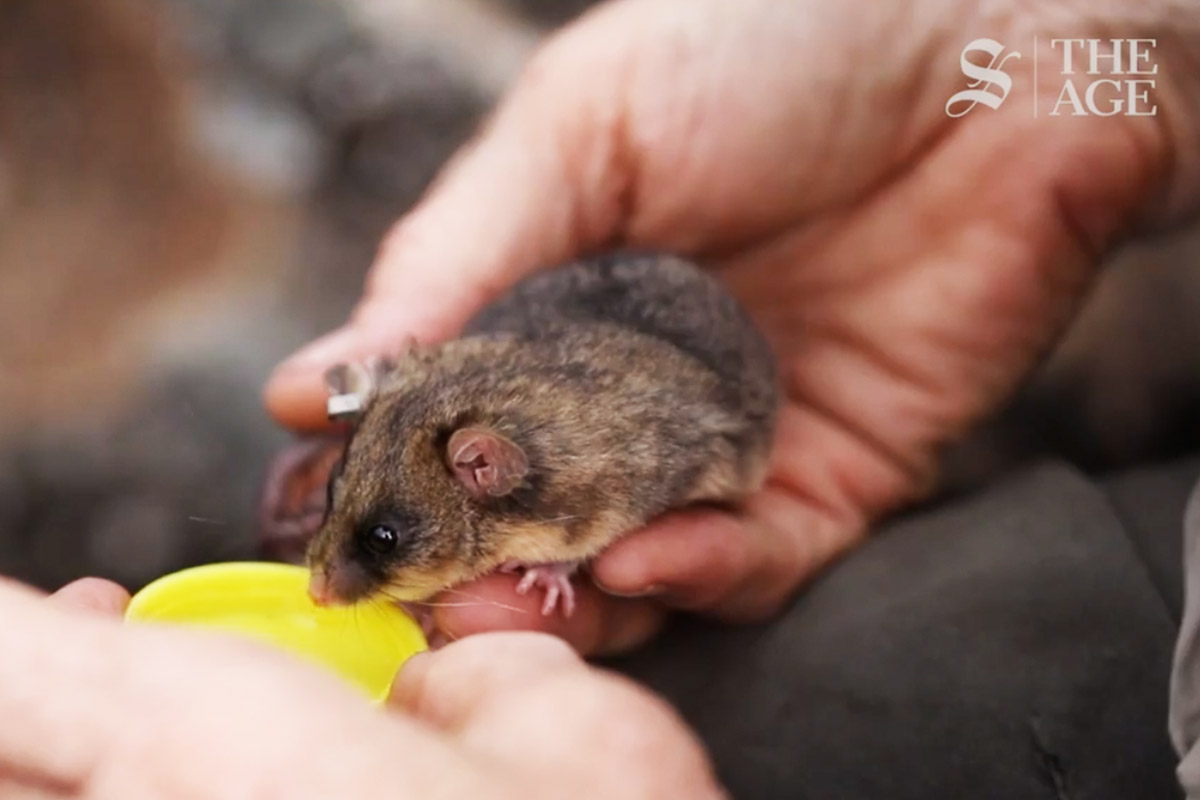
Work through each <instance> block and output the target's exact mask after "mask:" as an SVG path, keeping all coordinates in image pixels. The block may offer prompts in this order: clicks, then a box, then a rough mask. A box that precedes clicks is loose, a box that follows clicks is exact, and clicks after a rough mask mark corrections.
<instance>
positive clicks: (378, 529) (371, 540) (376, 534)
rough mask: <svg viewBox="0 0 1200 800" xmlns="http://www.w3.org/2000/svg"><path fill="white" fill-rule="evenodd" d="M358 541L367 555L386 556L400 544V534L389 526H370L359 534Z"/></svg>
mask: <svg viewBox="0 0 1200 800" xmlns="http://www.w3.org/2000/svg"><path fill="white" fill-rule="evenodd" d="M358 541H359V544H361V545H362V546H363V549H364V550H366V551H367V552H368V553H373V554H374V555H377V556H386V555H387V554H388V553H391V552H393V551H394V550H395V549H396V545H398V544H399V543H400V534H399V533H397V532H396V529H395V528H393V527H391V526H390V525H371V526H370V527H367V528H363V529H362V530H361V531H360V532H359V534H358Z"/></svg>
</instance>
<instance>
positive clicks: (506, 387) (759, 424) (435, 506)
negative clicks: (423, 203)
mask: <svg viewBox="0 0 1200 800" xmlns="http://www.w3.org/2000/svg"><path fill="white" fill-rule="evenodd" d="M777 396H778V395H777V389H776V375H775V367H774V362H773V359H772V357H771V354H770V352H769V350H768V349H767V345H766V343H765V341H764V340H763V339H762V337H761V336H760V335H759V333H758V331H757V330H756V329H755V327H754V326H753V324H752V323H751V322H750V320H749V318H748V317H747V316H746V315H745V314H744V313H743V312H742V311H741V309H740V308H738V307H737V306H736V304H735V303H734V302H733V300H732V299H731V298H729V296H728V295H726V294H725V293H724V292H723V291H722V290H721V289H720V287H719V286H718V285H717V284H716V282H715V281H714V280H713V279H712V278H710V277H709V276H707V275H706V274H704V273H702V272H701V271H699V270H698V269H696V268H695V267H693V266H691V265H689V264H686V263H685V262H682V261H679V260H676V259H669V258H657V257H644V256H621V257H617V258H605V259H597V260H594V261H590V262H583V263H578V264H573V265H569V266H567V267H564V268H561V269H559V270H556V271H553V272H550V273H546V274H544V275H542V276H539V277H537V278H534V279H530V280H528V281H526V282H525V283H523V284H521V285H519V286H518V287H517V288H516V289H515V290H514V291H513V292H511V293H510V294H509V295H508V296H506V297H505V298H502V299H501V300H500V301H498V302H497V303H495V304H493V305H492V306H491V307H490V308H489V309H488V310H487V311H485V312H484V313H483V314H481V315H480V316H479V317H478V318H477V319H476V320H475V321H474V322H473V323H472V324H471V325H469V326H468V329H467V331H466V335H465V336H464V337H463V338H461V339H458V340H455V341H451V342H447V343H444V344H442V345H439V346H435V347H430V348H422V349H417V350H415V351H410V352H408V353H407V354H405V355H404V356H402V357H400V358H398V359H397V360H396V362H395V365H394V369H393V370H392V371H391V372H390V373H388V374H387V375H386V376H384V377H383V379H382V380H381V382H380V383H379V385H378V386H377V387H376V389H375V391H374V394H373V396H372V397H371V398H370V400H369V402H368V404H367V406H366V408H365V409H364V411H363V414H362V417H361V420H360V421H359V423H358V426H357V429H356V431H355V433H354V435H353V437H352V439H351V440H350V442H349V445H348V447H347V450H346V454H345V462H344V468H343V470H342V471H341V474H340V475H339V476H338V477H337V478H336V480H334V482H333V484H332V493H331V497H332V507H331V508H330V509H329V512H328V515H327V518H326V520H325V522H324V524H323V525H322V526H321V529H320V530H319V531H318V533H317V535H316V536H315V538H314V540H313V544H312V546H311V549H310V553H309V561H310V564H311V565H312V566H313V567H314V569H317V570H321V571H322V572H324V573H325V575H326V583H327V585H329V586H332V587H333V589H334V594H335V595H337V596H339V597H340V598H341V599H343V600H346V601H350V600H356V599H359V598H361V597H365V596H368V595H370V594H374V593H376V592H380V591H386V592H387V593H388V594H390V595H391V596H393V597H396V598H398V599H404V600H420V599H424V598H426V597H428V596H429V595H431V594H433V593H434V592H436V591H437V590H439V589H442V588H445V587H448V586H451V585H453V584H456V583H459V582H461V581H464V580H468V579H470V578H473V577H476V576H478V575H480V574H483V573H486V572H489V571H491V570H494V569H495V568H497V567H499V566H500V565H502V564H504V563H506V562H510V561H518V562H523V563H526V564H538V563H551V562H564V561H571V562H574V561H584V560H587V559H589V558H592V557H594V556H595V555H597V554H598V553H600V552H601V551H602V550H603V549H604V548H606V547H607V546H608V545H610V544H611V543H612V542H613V541H615V540H616V539H617V538H619V537H621V536H623V535H624V534H626V533H629V532H630V531H632V530H634V529H636V528H638V527H641V526H642V525H644V524H645V523H647V522H648V521H650V520H651V519H653V518H654V517H656V516H658V515H660V514H662V513H664V512H666V511H668V510H671V509H675V508H679V507H682V506H685V505H688V504H690V503H692V502H695V501H698V500H703V501H709V502H726V503H735V502H737V501H739V500H741V499H742V498H743V497H744V496H745V495H746V494H748V493H749V492H752V491H754V490H755V489H757V488H758V487H759V485H760V484H761V482H762V476H763V474H764V469H765V460H766V453H767V452H768V449H769V443H770V440H771V436H772V432H773V426H774V419H775V406H776V403H777ZM468 426H470V427H472V428H477V429H483V430H488V431H493V432H495V434H496V435H498V436H500V437H503V438H504V439H505V440H509V441H511V442H513V443H515V444H517V445H518V446H519V447H520V448H521V450H522V452H523V454H524V456H525V459H526V460H527V462H528V474H526V475H524V479H523V480H522V481H521V482H520V484H519V485H517V487H516V488H515V489H513V490H512V491H511V492H507V493H505V494H503V496H500V497H484V498H480V497H478V496H476V495H473V494H472V493H471V492H468V491H466V490H465V489H464V484H463V483H462V482H460V480H459V479H458V478H456V476H455V474H454V471H453V470H452V469H451V468H450V467H449V465H448V463H447V453H446V449H447V448H446V446H447V442H448V441H449V438H450V437H451V435H452V434H453V433H454V432H455V431H457V430H460V429H462V428H464V427H468ZM380 520H385V521H389V522H388V524H393V523H394V526H400V527H403V528H404V532H405V534H406V535H407V536H408V537H410V538H409V540H408V541H407V543H406V544H405V545H403V546H402V547H400V548H399V549H398V550H397V552H396V553H395V554H393V555H391V556H388V557H382V558H380V557H373V556H371V555H370V554H368V553H367V552H365V551H364V550H363V548H362V547H361V545H360V544H359V543H358V541H357V539H356V533H357V532H360V531H363V530H365V529H369V528H371V527H372V526H373V525H375V524H377V523H378V522H379V521H380Z"/></svg>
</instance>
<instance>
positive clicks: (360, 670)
mask: <svg viewBox="0 0 1200 800" xmlns="http://www.w3.org/2000/svg"><path fill="white" fill-rule="evenodd" d="M125 619H126V620H130V621H137V622H165V623H174V624H180V625H194V626H202V627H206V628H214V629H220V630H225V631H229V632H232V633H237V634H242V635H245V636H249V637H252V638H255V639H258V640H260V641H265V642H268V643H271V644H274V645H276V646H278V647H281V648H283V649H285V650H288V651H291V652H292V653H294V654H296V655H298V656H300V657H302V658H305V659H308V660H309V661H314V662H316V663H318V664H321V665H323V666H325V667H326V668H328V669H331V670H333V671H334V672H335V673H337V674H338V675H341V676H342V677H343V678H345V679H346V680H348V681H350V682H351V683H353V684H355V685H356V686H358V687H360V688H361V689H362V690H363V691H365V692H366V693H367V694H368V695H369V696H370V698H371V699H372V700H374V701H375V702H377V703H381V702H383V701H384V700H386V699H387V695H388V691H389V690H390V688H391V684H392V680H393V679H394V678H395V676H396V673H397V672H398V671H399V670H400V667H401V666H402V665H403V664H404V662H405V661H407V660H408V659H409V658H410V657H412V656H413V655H416V654H417V653H419V652H421V651H422V650H425V649H427V647H428V645H427V644H426V641H425V637H424V635H422V633H421V628H420V626H419V625H418V624H417V623H416V621H415V620H414V619H413V618H412V617H410V616H409V615H408V614H406V613H405V612H404V611H402V610H401V609H400V608H398V607H396V606H395V605H393V604H391V603H385V602H380V603H370V604H365V605H359V606H349V607H346V606H343V607H329V608H322V607H319V606H317V605H316V604H314V603H313V602H312V600H311V599H309V596H308V570H306V569H304V568H303V567H296V566H291V565H288V564H272V563H265V562H263V563H256V562H240V563H230V564H210V565H207V566H202V567H193V568H191V569H185V570H183V571H181V572H176V573H174V574H172V575H167V576H165V577H163V578H159V579H158V580H156V581H154V582H153V583H151V584H149V585H148V586H146V587H145V588H144V589H142V590H141V591H140V592H138V593H137V594H136V595H134V597H133V600H131V601H130V603H129V607H128V609H126V611H125Z"/></svg>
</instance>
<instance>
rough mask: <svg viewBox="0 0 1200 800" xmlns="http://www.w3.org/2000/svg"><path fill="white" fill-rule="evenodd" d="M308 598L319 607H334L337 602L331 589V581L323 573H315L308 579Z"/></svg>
mask: <svg viewBox="0 0 1200 800" xmlns="http://www.w3.org/2000/svg"><path fill="white" fill-rule="evenodd" d="M308 596H309V598H310V599H311V600H312V601H313V603H315V604H316V605H318V606H328V605H333V603H334V602H335V600H336V598H335V597H334V596H333V591H332V590H331V589H330V587H329V580H328V578H326V577H325V574H324V573H322V572H314V573H313V574H312V576H311V577H310V578H309V579H308Z"/></svg>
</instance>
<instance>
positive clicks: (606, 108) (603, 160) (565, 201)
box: [265, 20, 622, 429]
mask: <svg viewBox="0 0 1200 800" xmlns="http://www.w3.org/2000/svg"><path fill="white" fill-rule="evenodd" d="M585 22H586V20H585ZM592 27H593V26H591V25H586V24H585V25H582V26H580V27H577V28H573V29H568V30H566V31H564V32H563V33H560V34H558V36H557V37H556V38H555V39H554V40H552V41H551V42H550V43H548V44H547V45H546V46H545V47H544V48H543V49H542V50H541V51H540V52H539V53H538V54H537V55H535V57H534V59H533V60H532V62H531V63H530V64H529V66H528V68H527V69H526V71H525V74H524V75H523V77H522V79H521V80H520V81H519V82H518V84H517V86H516V87H515V88H514V90H513V91H512V92H511V93H510V95H509V96H508V97H507V98H506V99H505V100H504V102H503V103H502V104H501V105H500V107H499V108H498V109H497V111H496V113H495V114H494V115H493V117H492V118H491V120H490V121H489V123H488V125H487V126H486V127H485V128H484V129H483V130H482V132H481V133H480V134H479V135H478V136H477V137H476V139H475V140H474V141H473V142H471V143H470V144H469V145H468V146H467V147H465V148H464V149H463V150H462V151H461V152H460V153H459V154H458V155H457V156H456V157H455V158H454V159H452V160H451V162H450V163H449V164H448V165H447V167H446V168H445V169H444V170H443V172H442V174H441V175H440V176H439V178H438V179H437V180H436V181H435V182H434V184H433V185H432V187H431V188H430V190H429V191H428V193H427V195H426V197H425V198H424V199H423V200H422V201H421V202H420V203H419V204H418V205H417V206H416V207H415V208H414V209H413V210H412V211H411V212H410V213H409V214H408V215H407V216H406V217H405V218H404V219H402V220H400V222H399V223H398V224H397V225H396V226H395V227H394V228H393V230H392V231H391V232H390V233H389V234H388V236H387V238H386V240H385V241H384V244H383V247H382V248H381V249H380V253H379V256H378V259H377V261H376V263H375V265H374V267H373V268H372V271H371V274H370V276H369V278H368V280H367V286H366V292H365V295H364V297H363V299H362V301H361V302H360V303H359V305H358V307H357V308H356V309H355V311H354V313H353V314H352V316H351V318H350V320H349V322H348V323H347V324H346V325H344V326H343V327H342V328H340V329H339V330H337V331H334V332H333V333H331V334H328V335H326V336H325V337H323V338H321V339H318V340H317V341H316V342H313V343H312V344H310V345H309V346H307V347H305V348H304V349H302V350H301V351H300V352H298V353H297V354H295V355H294V356H292V357H291V358H289V359H288V360H287V361H285V362H284V363H283V364H281V365H280V366H279V367H278V368H277V369H276V371H275V373H274V374H273V375H272V376H271V378H270V380H269V382H268V385H267V388H266V392H265V401H266V405H267V408H268V410H269V411H270V412H271V414H272V415H273V416H274V417H275V418H276V419H277V420H278V421H279V422H280V423H282V424H284V425H287V426H289V427H292V428H297V429H312V428H318V427H322V426H323V425H324V424H325V414H324V400H325V397H324V388H323V385H322V374H323V373H324V371H325V370H326V369H327V368H328V367H330V366H332V365H333V364H336V363H338V362H341V361H346V360H352V359H356V358H361V357H363V356H366V355H370V354H372V353H379V352H381V351H387V350H389V349H391V348H394V347H396V346H398V345H399V344H400V343H401V342H402V341H403V340H404V339H405V338H406V337H408V336H413V337H415V338H416V339H417V340H418V341H437V340H440V339H443V338H446V337H449V336H452V335H454V334H455V333H456V332H457V330H458V329H459V328H460V327H461V326H462V325H463V324H464V323H465V322H466V321H467V320H468V319H469V318H470V316H472V315H473V314H474V313H475V312H476V311H478V310H479V309H481V308H482V307H483V306H484V305H485V304H486V303H487V302H488V301H489V300H491V299H492V298H493V297H495V296H496V295H497V294H499V293H501V292H502V291H504V290H505V289H506V288H507V287H508V286H510V285H511V284H513V283H514V282H516V281H517V280H518V279H520V278H521V277H523V276H524V275H526V274H528V273H530V272H533V271H534V270H536V269H538V268H539V267H545V266H550V265H553V264H556V263H560V262H562V261H566V260H569V259H570V258H572V257H574V256H575V255H577V254H579V253H580V252H582V251H584V250H587V249H589V248H591V247H594V246H596V245H597V244H599V243H602V242H604V241H605V240H607V239H609V238H610V237H611V235H612V233H613V232H614V231H615V230H616V229H617V228H618V225H619V208H620V203H619V202H618V200H619V197H620V194H621V192H620V190H619V189H618V188H614V187H619V186H620V185H622V177H621V175H620V173H619V170H618V168H619V165H620V163H621V162H620V160H619V159H618V158H617V157H616V150H617V148H616V143H615V142H614V141H613V140H614V139H615V138H616V134H615V131H616V126H614V125H613V124H612V123H611V122H606V118H612V117H614V116H616V115H617V110H618V109H619V105H618V103H619V96H618V95H617V94H616V93H615V92H614V91H612V90H611V89H610V88H608V84H606V83H604V82H603V80H600V81H598V80H596V77H597V76H604V75H611V74H612V73H613V71H612V70H611V69H597V66H596V64H595V63H593V62H597V61H600V60H604V61H605V62H606V63H611V59H612V58H613V52H612V48H611V47H609V48H607V51H606V49H605V48H603V47H600V46H598V45H599V44H602V43H603V40H604V39H605V38H606V37H598V36H597V35H595V34H593V33H592V32H591V28H592ZM581 76H588V79H585V80H581V79H580V77H581ZM609 83H611V80H610V82H609ZM610 100H611V102H610Z"/></svg>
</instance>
